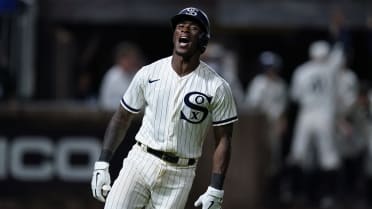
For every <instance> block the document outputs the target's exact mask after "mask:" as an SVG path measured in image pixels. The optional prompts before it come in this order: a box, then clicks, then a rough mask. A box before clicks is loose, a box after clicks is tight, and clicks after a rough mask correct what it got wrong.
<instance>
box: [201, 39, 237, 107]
mask: <svg viewBox="0 0 372 209" xmlns="http://www.w3.org/2000/svg"><path fill="white" fill-rule="evenodd" d="M200 59H201V60H203V61H204V62H205V63H207V64H208V65H209V66H211V67H212V68H213V69H214V70H215V71H216V72H217V73H218V74H219V75H220V76H222V77H223V78H224V79H225V80H226V81H227V82H228V83H229V84H230V87H231V91H232V93H233V96H234V99H235V101H236V105H237V106H238V107H239V106H241V105H242V104H243V102H244V89H243V86H242V84H241V81H240V80H239V78H238V66H237V65H238V63H237V58H236V54H235V53H234V52H233V51H231V50H228V49H226V47H225V46H223V45H222V44H221V43H219V42H210V43H209V44H208V48H207V49H206V50H205V52H204V53H203V54H202V55H201V58H200Z"/></svg>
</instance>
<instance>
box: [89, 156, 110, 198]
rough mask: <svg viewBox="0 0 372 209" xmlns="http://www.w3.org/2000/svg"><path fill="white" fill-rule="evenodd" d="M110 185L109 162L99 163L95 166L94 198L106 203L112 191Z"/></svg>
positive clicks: (93, 180) (92, 183) (93, 179)
mask: <svg viewBox="0 0 372 209" xmlns="http://www.w3.org/2000/svg"><path fill="white" fill-rule="evenodd" d="M110 184H111V178H110V173H109V164H108V163H107V162H103V161H97V162H96V163H95V164H94V171H93V177H92V182H91V186H92V192H93V197H94V198H96V199H97V200H99V201H101V202H105V201H106V197H107V194H108V193H109V191H110V189H111V186H110Z"/></svg>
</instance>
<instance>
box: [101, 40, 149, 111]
mask: <svg viewBox="0 0 372 209" xmlns="http://www.w3.org/2000/svg"><path fill="white" fill-rule="evenodd" d="M142 64H143V55H142V51H141V50H140V48H139V47H138V46H137V45H136V44H134V43H131V42H122V43H120V44H119V45H118V46H117V47H116V50H115V64H114V65H113V66H112V67H111V68H110V69H109V70H108V71H107V72H106V73H105V75H104V77H103V79H102V83H101V86H100V89H99V96H98V104H99V106H100V107H101V108H102V109H103V110H107V111H114V110H116V109H117V108H118V104H119V103H118V102H119V101H120V99H121V97H122V96H123V94H124V92H125V91H126V90H127V88H128V86H129V84H130V82H131V81H132V78H133V77H134V75H135V73H136V72H137V71H138V70H139V68H140V67H141V66H142Z"/></svg>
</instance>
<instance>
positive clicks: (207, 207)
mask: <svg viewBox="0 0 372 209" xmlns="http://www.w3.org/2000/svg"><path fill="white" fill-rule="evenodd" d="M223 193H224V191H223V190H219V189H215V188H213V187H211V186H209V187H208V189H207V191H206V192H205V193H204V194H202V195H201V196H200V197H199V198H198V200H197V201H196V202H195V203H194V206H195V207H199V206H200V205H202V209H221V207H222V206H221V205H222V199H223Z"/></svg>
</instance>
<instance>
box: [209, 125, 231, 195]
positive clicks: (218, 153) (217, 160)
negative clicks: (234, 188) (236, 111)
mask: <svg viewBox="0 0 372 209" xmlns="http://www.w3.org/2000/svg"><path fill="white" fill-rule="evenodd" d="M231 136H232V125H227V126H224V127H219V128H216V129H215V137H216V142H217V145H216V148H215V151H214V154H213V165H212V177H211V186H212V187H214V188H216V189H222V187H223V183H224V179H225V175H226V172H227V169H228V167H229V163H230V156H231Z"/></svg>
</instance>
